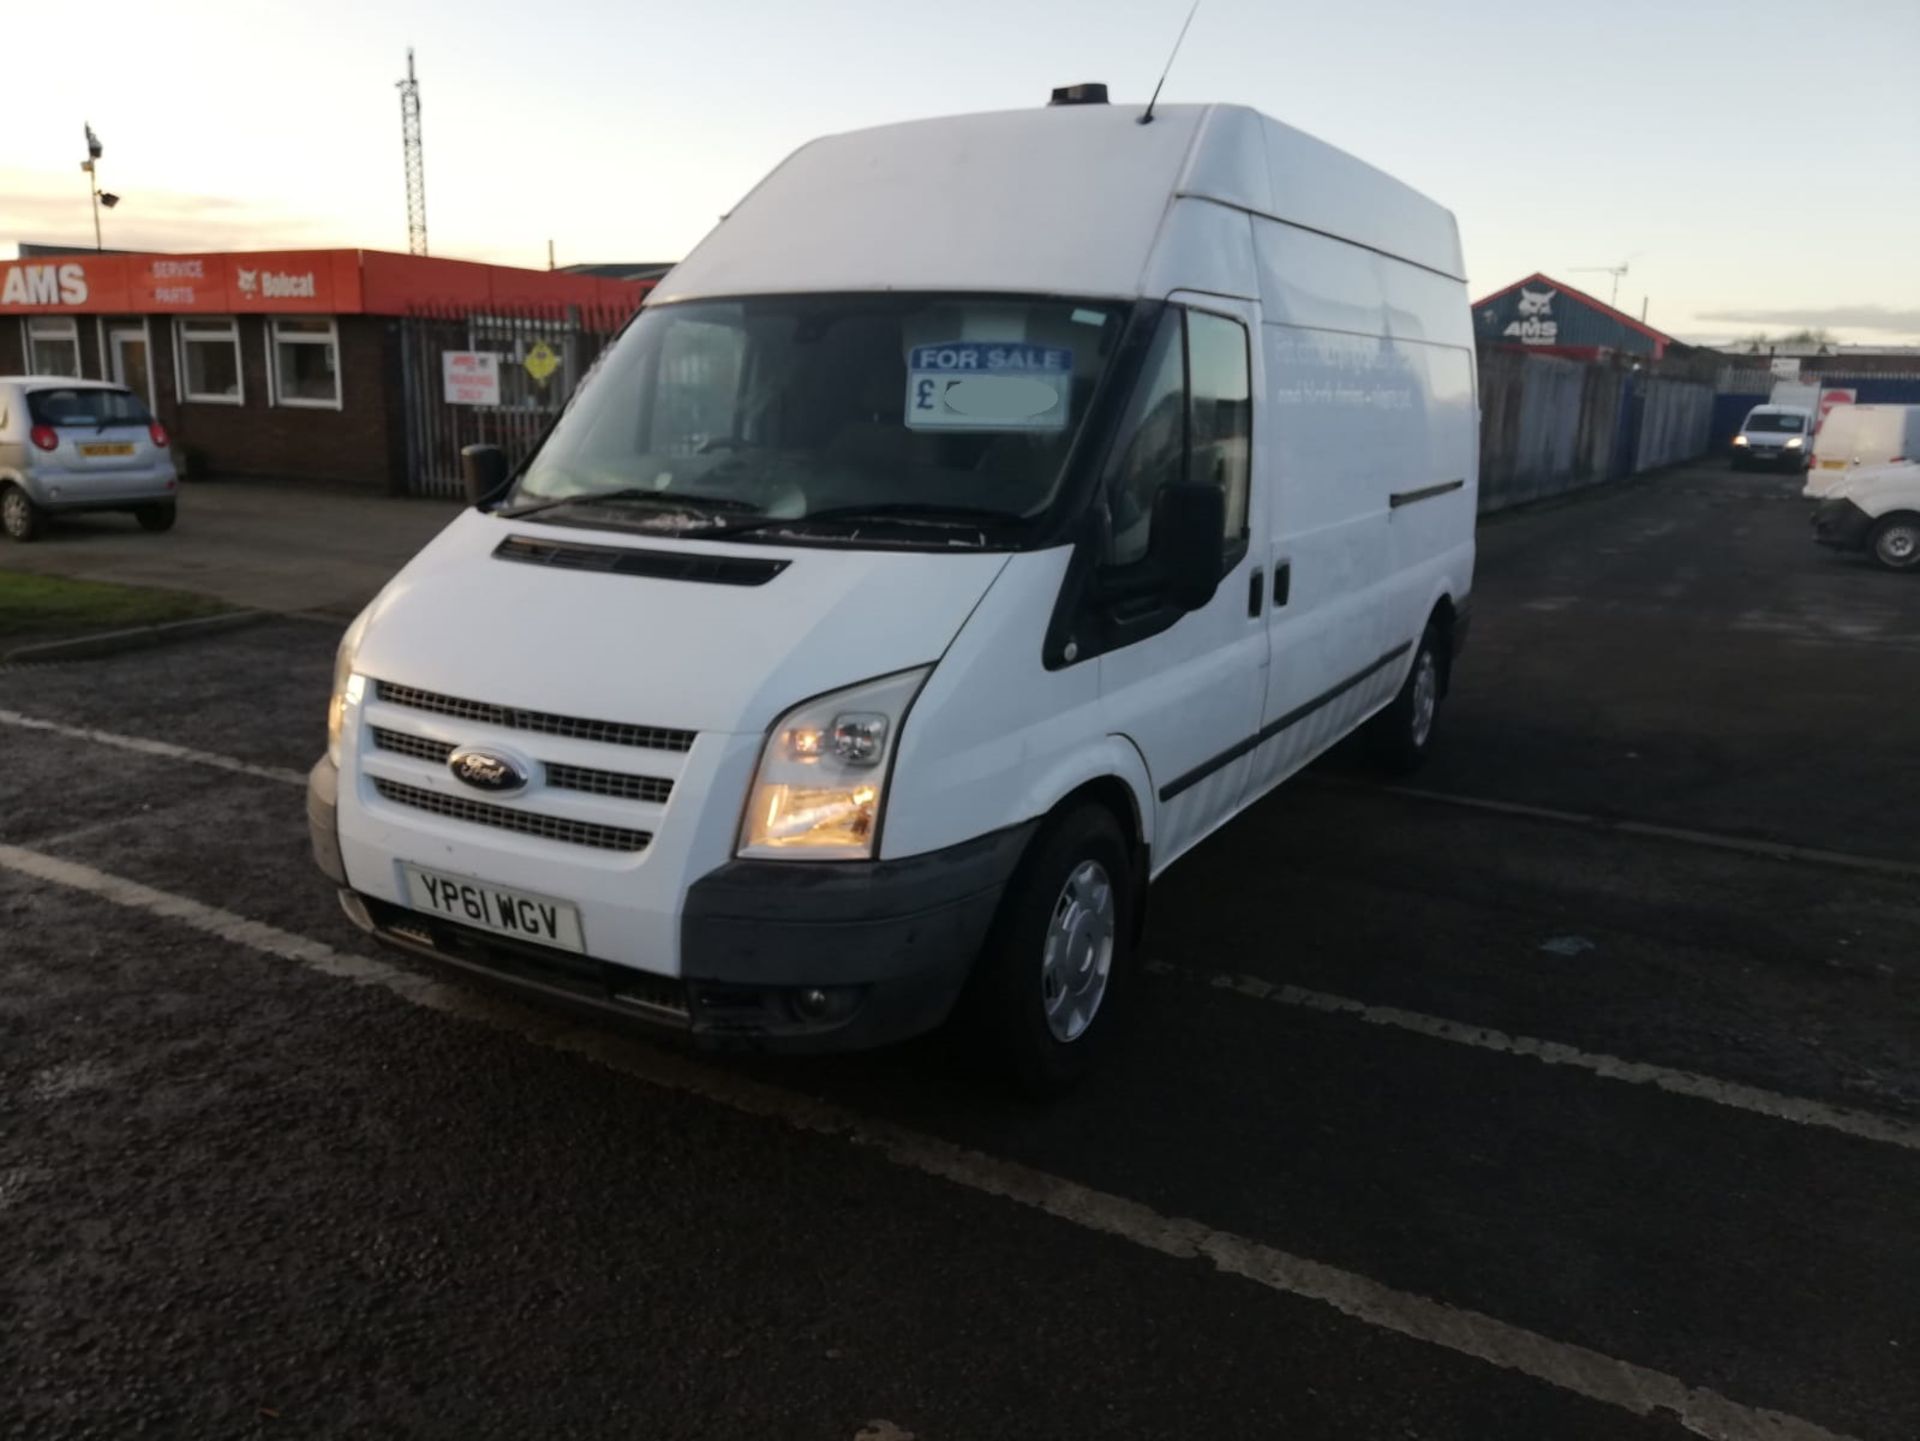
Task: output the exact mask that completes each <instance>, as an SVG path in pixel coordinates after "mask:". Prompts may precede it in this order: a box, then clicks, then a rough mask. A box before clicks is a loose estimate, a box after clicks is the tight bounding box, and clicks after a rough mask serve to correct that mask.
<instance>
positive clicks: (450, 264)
mask: <svg viewBox="0 0 1920 1441" xmlns="http://www.w3.org/2000/svg"><path fill="white" fill-rule="evenodd" d="M650 288H651V286H650V285H648V284H646V283H638V282H633V281H623V280H603V279H601V278H599V277H597V276H589V275H569V274H566V273H564V272H559V271H546V270H522V269H519V268H518V267H515V266H510V265H481V264H476V263H474V262H472V261H465V260H440V259H429V258H428V257H426V256H421V255H392V254H388V253H386V252H383V251H378V250H271V251H268V250H262V251H238V252H228V253H225V254H218V253H215V254H201V255H49V256H36V257H34V258H32V259H23V260H12V261H4V262H0V315H169V314H182V315H191V314H194V313H212V314H219V315H232V314H236V313H238V314H250V313H252V314H259V313H275V314H283V315H284V314H300V313H303V312H304V313H307V314H318V315H354V314H361V313H369V314H375V315H404V314H406V313H407V312H408V310H410V309H412V308H413V307H415V306H417V305H434V304H449V303H451V304H460V305H467V306H474V307H484V306H485V305H487V304H490V303H491V304H495V305H506V304H513V305H524V304H529V303H545V304H553V305H596V306H622V305H624V306H628V307H634V306H638V305H639V303H640V300H641V298H642V297H643V296H644V295H645V294H646V292H647V291H648V290H649V289H650Z"/></svg>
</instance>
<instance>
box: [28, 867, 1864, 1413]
mask: <svg viewBox="0 0 1920 1441" xmlns="http://www.w3.org/2000/svg"><path fill="white" fill-rule="evenodd" d="M0 867H4V868H5V869H7V870H11V871H13V872H15V873H16V874H19V875H24V876H31V877H33V878H35V879H36V880H41V881H46V882H50V883H52V884H54V885H60V886H66V887H69V888H71V889H73V890H78V891H83V892H85V893H87V894H89V895H94V896H98V897H100V898H101V899H102V900H106V901H110V902H112V903H113V904H114V905H117V906H125V907H128V908H130V909H133V910H139V911H144V912H146V913H148V914H150V915H155V916H161V917H164V918H167V919H169V920H173V921H177V922H180V923H181V924H183V925H187V926H190V927H192V928H194V929H196V930H198V931H200V932H202V933H203V934H206V935H209V936H213V937H215V938H217V939H219V940H223V941H229V942H232V943H234V944H237V945H241V946H246V947H248V948H250V949H252V950H255V951H258V952H261V953H262V954H265V955H269V956H277V957H279V958H281V959H283V960H288V961H293V962H296V963H297V964H299V965H302V966H305V967H307V968H308V969H310V970H313V971H318V972H319V973H321V974H322V975H328V976H334V977H337V978H339V979H341V980H347V981H352V982H353V983H355V984H356V985H363V986H373V987H377V988H379V989H381V990H384V991H387V992H389V993H391V994H393V995H395V996H398V997H399V998H401V999H402V1000H405V1001H408V1002H410V1003H411V1004H413V1005H416V1006H422V1007H425V1008H427V1009H429V1010H434V1011H439V1012H442V1013H445V1014H447V1015H453V1016H459V1017H461V1018H463V1019H465V1020H470V1021H475V1022H478V1023H479V1024H481V1025H484V1026H488V1027H491V1028H493V1029H495V1030H498V1031H502V1032H506V1033H509V1034H512V1035H517V1036H520V1037H522V1038H523V1039H526V1040H529V1041H532V1042H534V1043H536V1044H539V1045H542V1046H546V1047H549V1048H551V1049H553V1050H556V1051H561V1052H565V1053H567V1054H569V1055H573V1056H578V1057H581V1058H583V1059H585V1060H589V1061H592V1062H594V1063H596V1064H598V1065H601V1066H605V1067H607V1068H608V1069H610V1070H613V1071H617V1072H620V1073H622V1074H624V1075H629V1076H633V1077H636V1078H637V1079H639V1080H642V1081H645V1082H648V1083H649V1084H652V1085H655V1086H660V1087H663V1088H665V1089H668V1090H673V1091H679V1092H683V1093H685V1094H688V1095H692V1096H698V1097H700V1098H702V1099H704V1100H707V1101H712V1102H716V1103H718V1104H720V1105H724V1106H728V1107H730V1108H732V1109H734V1110H737V1111H741V1112H743V1113H745V1114H748V1115H753V1116H759V1117H763V1118H765V1119H769V1120H774V1121H779V1122H781V1123H783V1124H785V1125H787V1126H790V1127H792V1128H794V1129H795V1130H799V1131H806V1132H811V1133H814V1134H817V1135H822V1136H831V1137H837V1138H838V1139H840V1140H842V1141H845V1142H846V1143H848V1144H849V1145H853V1146H857V1147H860V1148H861V1149H863V1150H868V1151H873V1152H875V1153H877V1154H879V1155H881V1156H884V1157H885V1158H886V1159H887V1160H888V1161H890V1162H892V1163H893V1164H894V1165H896V1166H900V1167H902V1168H904V1169H907V1170H913V1171H919V1172H921V1173H923V1174H925V1175H929V1176H935V1177H939V1178H941V1179H943V1180H947V1181H951V1182H953V1183H954V1184H956V1185H960V1186H965V1187H967V1188H968V1189H970V1190H973V1191H978V1192H981V1193H982V1194H985V1195H989V1196H998V1197H1001V1198H1003V1199H1005V1200H1009V1201H1014V1202H1018V1203H1019V1204H1020V1205H1023V1206H1029V1207H1032V1208H1033V1209H1034V1210H1036V1211H1041V1212H1044V1213H1046V1214H1047V1215H1049V1216H1053V1217H1055V1218H1056V1219H1059V1220H1062V1221H1067V1222H1070V1223H1072V1224H1073V1225H1076V1226H1080V1227H1083V1228H1084V1229H1086V1230H1089V1231H1094V1232H1098V1233H1100V1234H1102V1235H1108V1236H1113V1237H1117V1238H1119V1239H1121V1240H1124V1241H1128V1242H1131V1243H1132V1244H1134V1245H1136V1246H1140V1247H1142V1248H1144V1249H1146V1250H1149V1251H1156V1252H1158V1253H1160V1254H1161V1255H1164V1256H1171V1257H1176V1258H1179V1259H1183V1260H1205V1261H1209V1262H1211V1263H1212V1264H1213V1266H1214V1267H1216V1268H1217V1269H1218V1270H1220V1271H1223V1272H1225V1273H1226V1274H1228V1275H1231V1276H1239V1277H1242V1278H1244V1279H1246V1280H1248V1281H1252V1282H1253V1283H1255V1284H1256V1285H1259V1286H1264V1287H1266V1288H1267V1289H1269V1290H1272V1291H1278V1292H1283V1293H1285V1294H1287V1295H1291V1296H1298V1297H1302V1298H1304V1299H1307V1300H1311V1301H1318V1302H1320V1303H1322V1304H1324V1305H1327V1306H1331V1307H1332V1308H1333V1309H1334V1310H1336V1311H1339V1312H1340V1313H1341V1314H1343V1315H1346V1316H1350V1317H1352V1318H1353V1319H1355V1320H1357V1321H1361V1322H1364V1323H1365V1324H1367V1325H1369V1326H1374V1327H1378V1328H1379V1329H1381V1330H1384V1331H1391V1332H1394V1333H1395V1334H1397V1335H1401V1336H1407V1337H1411V1338H1412V1339H1414V1340H1416V1341H1424V1342H1426V1343H1428V1344H1430V1345H1434V1346H1440V1347H1443V1348H1445V1349H1447V1350H1449V1351H1453V1352H1455V1353H1457V1354H1459V1355H1463V1356H1470V1357H1473V1358H1475V1359H1477V1360H1481V1361H1486V1362H1489V1363H1491V1364H1492V1365H1495V1366H1499V1367H1502V1368H1504V1369H1507V1370H1511V1371H1518V1372H1520V1373H1521V1374H1522V1375H1526V1376H1531V1377H1534V1378H1535V1379H1537V1380H1540V1381H1544V1382H1546V1383H1547V1384H1548V1385H1551V1386H1557V1387H1559V1388H1560V1389H1562V1390H1564V1391H1570V1392H1573V1393H1574V1394H1576V1395H1580V1396H1585V1397H1588V1398H1590V1399H1592V1400H1594V1401H1599V1402H1602V1403H1604V1404H1606V1405H1609V1406H1615V1407H1618V1408H1619V1409H1621V1410H1624V1411H1629V1412H1631V1413H1633V1414H1634V1415H1637V1416H1649V1415H1653V1414H1655V1413H1657V1412H1661V1411H1666V1412H1671V1413H1672V1414H1673V1415H1674V1416H1676V1417H1677V1418H1678V1419H1679V1420H1680V1423H1681V1424H1682V1425H1684V1426H1685V1427H1686V1428H1687V1429H1688V1430H1690V1431H1692V1432H1694V1433H1695V1434H1696V1435H1699V1436H1705V1437H1709V1438H1712V1441H1846V1438H1844V1437H1842V1436H1841V1435H1840V1434H1839V1433H1836V1432H1832V1431H1829V1430H1827V1429H1826V1428H1824V1427H1822V1426H1818V1425H1815V1424H1814V1423H1813V1422H1811V1421H1806V1420H1802V1419H1801V1418H1799V1417H1797V1416H1791V1415H1788V1414H1786V1413H1785V1412H1781V1411H1772V1410H1767V1409H1764V1408H1760V1407H1753V1406H1746V1405H1743V1404H1741V1403H1740V1402H1738V1401H1734V1400H1731V1399H1729V1398H1728V1397H1725V1396H1722V1395H1720V1394H1719V1393H1718V1392H1716V1391H1711V1390H1708V1389H1706V1388H1705V1387H1698V1386H1689V1385H1688V1384H1687V1383H1686V1382H1684V1381H1682V1380H1680V1379H1679V1378H1678V1377H1675V1376H1670V1375H1668V1374H1666V1373H1665V1372H1663V1371H1656V1370H1653V1369H1651V1368H1650V1367H1646V1366H1639V1365H1635V1364H1634V1363H1632V1362H1629V1361H1621V1360H1617V1359H1616V1358H1614V1357H1611V1356H1607V1355H1604V1354H1602V1353H1601V1352H1598V1351H1593V1350H1589V1349H1588V1348H1587V1347H1585V1346H1577V1345H1572V1344H1570V1343H1568V1342H1564V1341H1556V1340H1554V1339H1553V1338H1552V1337H1549V1336H1542V1335H1540V1334H1539V1333H1538V1332H1535V1331H1528V1330H1525V1329H1523V1328H1522V1327H1519V1326H1513V1325H1509V1324H1508V1323H1506V1322H1504V1321H1500V1320H1497V1319H1496V1318H1494V1317H1492V1316H1486V1315H1482V1314H1481V1313H1479V1312H1477V1311H1468V1310H1463V1309H1461V1308H1459V1307H1455V1306H1449V1305H1447V1304H1446V1303H1444V1302H1441V1301H1435V1300H1432V1299H1430V1298H1428V1297H1425V1296H1417V1295H1414V1294H1412V1293H1410V1292H1406V1291H1397V1290H1395V1289H1394V1288H1392V1287H1391V1286H1386V1285H1383V1284H1381V1283H1380V1282H1378V1281H1374V1280H1371V1279H1369V1278H1368V1277H1365V1276H1361V1275H1358V1274H1356V1273H1354V1272H1352V1271H1345V1270H1341V1269H1340V1268H1339V1267H1336V1266H1328V1265H1324V1264H1322V1263H1321V1262H1318V1261H1312V1260H1308V1259H1306V1258H1304V1257H1300V1256H1294V1255H1290V1254H1289V1253H1287V1252H1285V1251H1281V1250H1278V1249H1276V1248H1274V1247H1272V1246H1267V1245H1263V1244H1262V1243H1260V1242H1258V1241H1253V1240H1250V1239H1248V1238H1247V1237H1244V1236H1238V1235H1235V1234H1233V1233H1232V1232H1229V1231H1221V1230H1216V1229H1214V1228H1213V1227H1210V1226H1207V1225H1205V1224H1203V1223H1202V1222H1199V1221H1194V1220H1188V1219H1185V1218H1183V1217H1178V1216H1165V1215H1162V1214H1161V1213H1159V1212H1158V1211H1155V1210H1154V1209H1153V1208H1152V1207H1150V1206H1146V1205H1143V1204H1141V1203H1140V1202H1138V1201H1130V1200H1128V1199H1126V1198H1125V1197H1123V1196H1115V1195H1111V1194H1109V1193H1107V1192H1103V1191H1096V1190H1094V1189H1092V1188H1091V1187H1087V1186H1082V1185H1079V1184H1077V1183H1075V1182H1073V1181H1068V1180H1065V1179H1063V1178H1061V1177H1059V1176H1052V1175H1048V1174H1047V1173H1045V1172H1043V1171H1037V1170H1034V1169H1032V1168H1030V1167H1027V1166H1023V1165H1020V1164H1019V1163H1017V1162H1014V1161H1006V1160H1001V1159H999V1158H997V1157H993V1156H988V1155H985V1154H984V1153H982V1152H979V1151H973V1150H968V1149H966V1148H965V1147H962V1146H957V1145H955V1144H953V1143H952V1142H950V1141H943V1140H941V1139H939V1138H938V1137H934V1136H926V1135H922V1134H921V1133H919V1132H917V1131H913V1130H910V1129H908V1128H907V1127H904V1126H898V1125H894V1124H893V1123H891V1122H887V1121H881V1120H875V1119H872V1118H870V1117H866V1116H862V1115H860V1114H859V1113H857V1112H855V1111H851V1110H848V1109H846V1108H844V1107H841V1106H837V1105H834V1104H832V1103H831V1102H827V1101H819V1100H814V1099H812V1098H810V1097H807V1096H800V1095H795V1094H793V1093H791V1092H787V1091H782V1090H779V1089H778V1088H776V1087H773V1086H768V1085H765V1084H763V1083H761V1082H758V1081H753V1080H750V1079H747V1078H746V1077H743V1076H740V1075H735V1074H732V1073H730V1072H727V1071H724V1070H719V1069H715V1068H713V1067H709V1066H706V1065H703V1064H701V1063H699V1062H697V1061H694V1060H691V1059H689V1058H687V1057H685V1056H681V1055H678V1054H675V1053H672V1052H668V1051H664V1050H658V1049H655V1048H654V1047H651V1046H648V1045H646V1044H644V1043H642V1042H638V1041H635V1040H632V1039H630V1038H628V1037H626V1036H622V1035H619V1034H616V1033H614V1032H611V1031H601V1030H594V1029H589V1028H587V1027H583V1026H579V1025H576V1024H574V1023H573V1022H571V1021H570V1020H568V1019H567V1018H565V1017H563V1016H559V1015H551V1016H549V1015H544V1014H540V1013H536V1012H534V1011H531V1010H529V1009H527V1008H525V1007H522V1006H519V1005H516V1004H513V1003H511V1002H508V1001H501V1000H497V999H495V998H493V997H491V996H483V995H479V994H476V993H474V992H470V991H464V990H461V989H459V988H457V987H455V986H452V985H448V984H446V983H444V982H441V981H436V980H432V979H429V978H428V977H426V976H424V975H419V974H415V973H414V972H411V971H407V970H403V969H401V968H400V967H399V966H396V965H393V964H390V963H389V962H387V961H383V960H379V959H376V958H374V957H371V956H363V955H355V954H350V953H347V952H343V951H337V950H335V949H334V948H333V947H331V946H328V945H325V944H323V943H322V942H319V941H314V940H309V939H308V938H306V937H304V936H299V935H295V934H293V933H292V932H289V931H283V930H280V929H278V928H277V927H274V926H269V925H266V924H264V923H262V922H260V921H253V920H248V919H247V918H246V917H244V916H239V915H236V914H234V913H233V912H231V911H226V910H221V909H219V908H218V907H215V906H209V905H204V904H202V903H201V902H199V901H195V900H190V899H188V898H187V897H185V896H178V895H172V894H169V893H168V892H166V891H158V890H154V889H153V888H151V887H149V886H143V885H141V884H139V883H138V882H136V881H130V880H126V879H123V878H122V877H119V876H113V875H109V874H107V873H106V872H104V871H99V870H95V869H94V868H93V867H91V866H84V865H80V864H78V863H76V862H74V861H66V860H61V859H59V858H58V857H55V856H48V855H43V854H41V853H40V852H38V851H30V850H25V849H23V848H21V847H18V846H9V845H0Z"/></svg>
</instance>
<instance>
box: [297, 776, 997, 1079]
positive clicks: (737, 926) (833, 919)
mask: <svg viewBox="0 0 1920 1441" xmlns="http://www.w3.org/2000/svg"><path fill="white" fill-rule="evenodd" d="M338 786H339V773H338V771H337V770H336V769H335V767H334V766H333V765H332V763H331V762H329V761H327V760H326V759H324V758H323V759H322V760H321V761H320V762H319V763H318V764H316V765H315V766H314V768H313V771H312V772H311V774H310V775H309V777H308V784H307V824H308V830H309V839H310V840H311V842H312V846H313V854H314V860H315V861H316V863H317V864H318V865H319V867H320V869H321V870H322V871H323V872H325V873H326V875H327V876H328V877H329V878H331V879H332V880H333V881H334V883H335V884H336V885H337V886H338V887H339V888H340V898H341V903H342V905H343V906H344V908H345V909H346V912H347V914H348V916H350V917H351V918H352V919H353V920H354V922H355V923H356V924H358V925H359V926H360V927H361V928H362V929H364V930H366V931H367V932H368V933H369V934H370V935H372V936H373V937H374V938H375V939H377V940H379V941H381V942H382V943H384V944H386V945H389V946H393V947H395V948H397V949H399V950H403V951H406V952H409V953H410V954H413V955H418V956H425V957H429V958H431V959H433V960H436V961H439V962H442V963H444V964H447V965H451V966H453V967H456V968H458V969H461V970H464V971H468V972H471V973H475V974H478V975H482V976H485V977H488V978H491V979H493V980H496V981H501V982H505V983H507V984H508V985H511V986H513V987H514V988H516V989H518V990H521V991H525V992H531V993H535V994H539V995H543V996H546V997H549V998H551V999H554V1000H558V1001H562V1002H567V1003H571V1004H573V1005H578V1006H586V1007H589V1008H591V1009H593V1010H594V1011H597V1012H600V1013H603V1014H613V1015H619V1016H622V1017H625V1018H627V1019H629V1020H634V1021H638V1022H641V1023H643V1024H646V1025H648V1026H650V1027H653V1028H657V1029H661V1030H666V1031H670V1032H673V1033H677V1034H679V1035H682V1036H685V1037H687V1038H689V1039H691V1040H693V1041H694V1042H696V1043H698V1044H702V1045H706V1046H712V1047H716V1048H726V1047H734V1048H741V1049H756V1050H773V1051H787V1052H805V1051H843V1050H860V1049H865V1048H869V1047H873V1046H881V1045H886V1044H889V1043H890V1042H894V1041H899V1040H905V1039H906V1038H908V1037H910V1036H914V1035H919V1034H921V1033H923V1032H925V1031H930V1030H932V1029H933V1028H934V1027H936V1026H938V1025H939V1024H940V1023H941V1022H942V1021H944V1020H945V1019H946V1017H947V1014H948V1013H949V1012H950V1011H951V1010H952V1008H953V1004H954V1001H955V1000H956V999H957V998H958V996H959V994H960V990H961V988H962V986H964V985H965V983H966V979H967V976H968V974H969V973H970V972H971V970H972V967H973V961H974V958H975V957H976V956H977V955H978V954H979V953H980V950H981V947H982V946H983V945H984V944H985V941H986V938H987V932H988V930H989V928H990V927H991V926H992V924H993V918H994V915H995V914H996V912H997V911H998V909H999V906H1000V898H1001V896H1002V894H1003V893H1004V892H1005V890H1006V887H1007V883H1008V882H1009V881H1010V880H1011V879H1012V876H1013V872H1014V870H1015V868H1016V867H1017V866H1018V865H1019V861H1020V857H1021V855H1022V854H1023V853H1024V851H1025V849H1026V844H1027V841H1028V840H1029V839H1030V837H1031V836H1032V833H1033V825H1032V824H1028V825H1021V826H1015V827H1012V828H1010V829H1008V830H1004V831H999V832H996V833H994V834H992V835H989V836H983V837H980V838H978V839H976V840H972V841H968V842H965V843H963V844H961V845H958V846H953V847H950V848H949V849H947V850H943V851H935V852H932V853H930V854H927V855H922V856H910V857H907V858H905V859H903V860H895V861H871V862H847V861H841V862H805V861H732V862H730V863H728V864H727V865H724V866H721V867H720V868H719V869H717V870H715V871H712V872H710V873H709V874H708V875H706V876H703V877H701V878H700V879H699V880H698V881H696V882H694V883H693V885H692V886H690V887H689V888H688V889H687V892H686V894H685V896H684V897H683V898H682V910H681V917H680V961H681V969H682V972H683V974H682V975H680V976H664V975H659V974H656V973H652V972H647V971H642V970H638V969H636V968H634V967H632V966H626V965H617V964H615V963H613V962H610V961H603V960H598V959H595V958H593V957H589V956H581V955H576V954H573V953H571V952H567V951H560V950H555V949H552V948H550V947H546V946H539V945H533V944H529V943H526V942H520V941H513V940H509V939H506V938H504V937H500V936H496V935H494V934H492V933H491V932H487V931H480V930H476V929H473V928H472V927H468V926H462V925H456V924H454V923H453V922H451V921H448V920H445V919H443V918H441V917H439V916H430V915H426V914H423V913H421V912H418V911H414V910H410V909H408V908H406V907H404V906H400V905H396V904H394V903H393V902H392V901H389V900H384V899H381V898H379V897H375V896H368V895H364V894H361V893H360V892H357V891H355V890H353V889H351V888H350V887H349V886H348V885H347V883H346V868H345V866H344V864H343V863H342V862H341V860H340V842H339V833H338V825H339V822H338V807H337V792H338Z"/></svg>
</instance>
